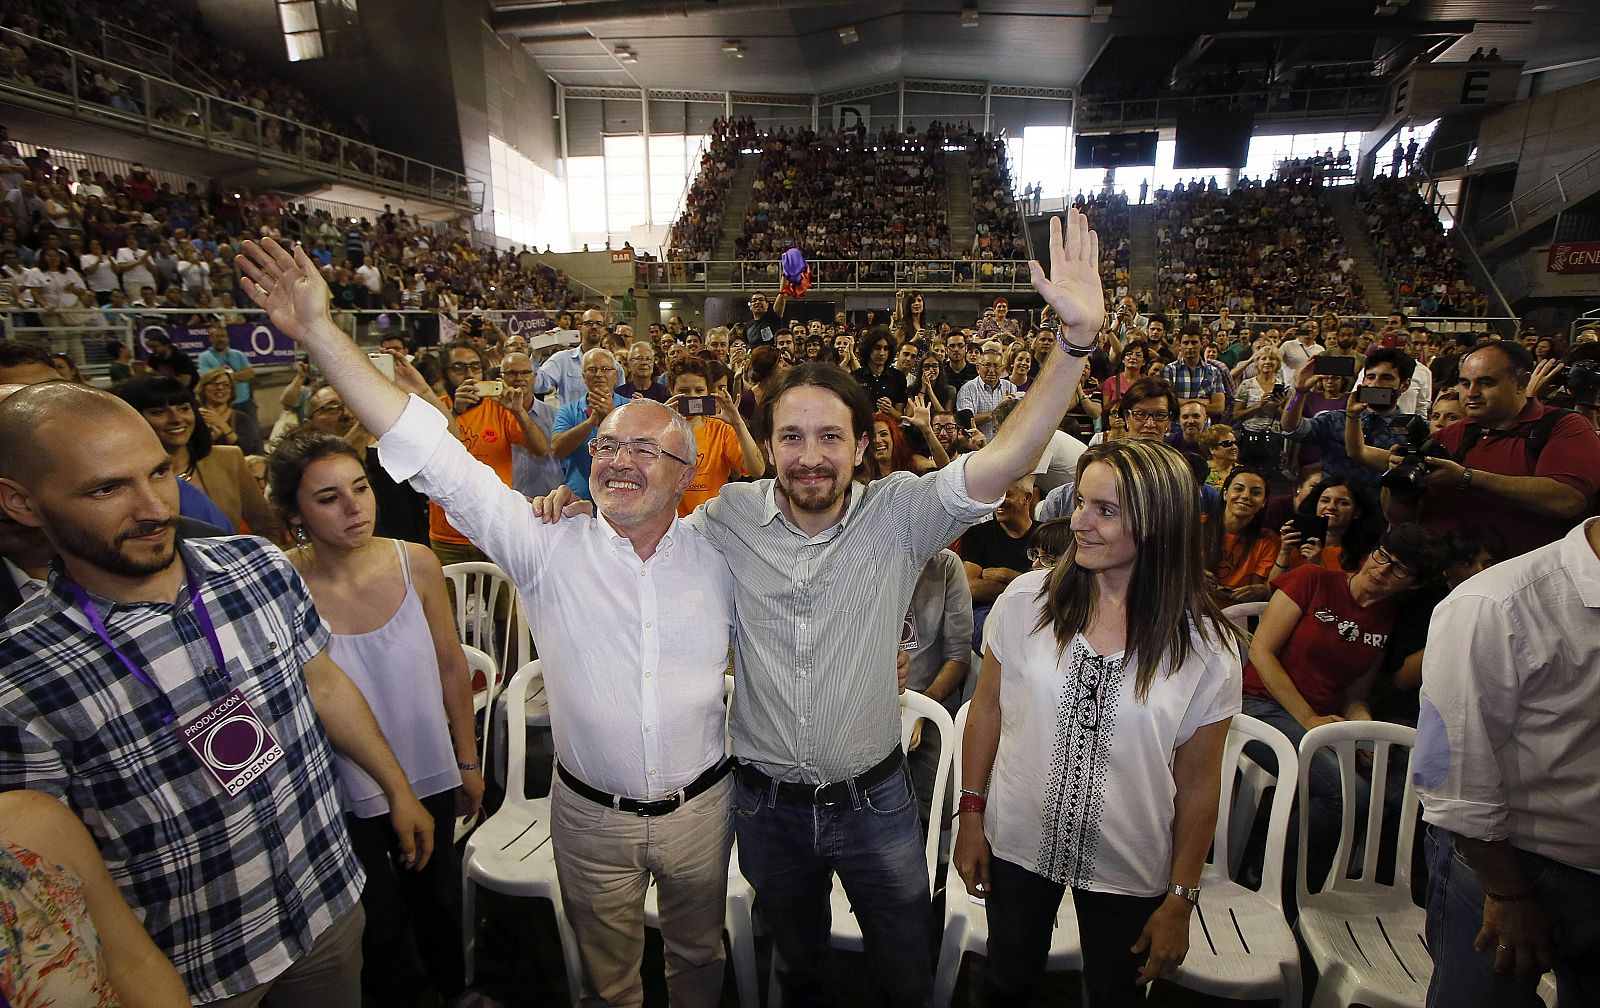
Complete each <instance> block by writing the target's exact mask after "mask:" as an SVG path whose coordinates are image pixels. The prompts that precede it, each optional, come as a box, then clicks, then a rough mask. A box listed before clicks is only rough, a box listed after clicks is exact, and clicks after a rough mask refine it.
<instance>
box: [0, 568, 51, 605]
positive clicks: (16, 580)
mask: <svg viewBox="0 0 1600 1008" xmlns="http://www.w3.org/2000/svg"><path fill="white" fill-rule="evenodd" d="M0 562H3V563H4V564H5V565H6V569H5V573H6V576H7V577H9V578H10V579H11V583H12V584H14V585H16V586H17V594H18V595H19V596H21V599H22V601H23V602H26V601H28V600H29V599H31V598H33V597H34V596H35V595H37V594H39V593H40V592H42V591H44V589H45V583H44V581H43V580H42V579H41V578H36V577H30V576H29V575H28V572H27V571H25V570H23V569H22V568H21V567H18V566H17V565H16V564H14V563H12V562H11V558H10V557H0ZM19 604H20V603H19Z"/></svg>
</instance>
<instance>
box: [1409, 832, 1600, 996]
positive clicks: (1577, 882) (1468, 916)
mask: <svg viewBox="0 0 1600 1008" xmlns="http://www.w3.org/2000/svg"><path fill="white" fill-rule="evenodd" d="M1427 847H1428V864H1429V866H1430V871H1429V873H1428V949H1429V951H1431V952H1432V953H1433V982H1432V983H1430V984H1429V985H1428V1008H1458V1006H1459V1008H1478V1006H1482V1008H1520V1006H1527V1008H1538V1006H1540V1005H1541V1004H1543V1002H1542V1001H1540V1000H1539V996H1538V994H1537V993H1536V989H1537V984H1538V981H1537V978H1535V979H1530V980H1521V979H1518V978H1517V976H1516V975H1515V974H1514V973H1497V972H1495V968H1494V957H1495V950H1494V949H1492V948H1490V949H1487V950H1485V951H1483V952H1479V951H1478V950H1477V949H1475V948H1473V941H1474V939H1476V938H1477V936H1478V931H1479V929H1480V928H1481V927H1482V925H1483V884H1482V883H1481V882H1479V881H1478V873H1477V872H1475V871H1473V870H1472V866H1471V865H1469V864H1467V862H1466V859H1465V858H1463V857H1462V856H1461V855H1460V854H1458V853H1456V836H1455V834H1454V833H1451V832H1449V831H1448V830H1442V829H1439V828H1438V827H1436V826H1430V827H1429V828H1428V838H1427ZM1517 858H1518V860H1520V861H1521V862H1522V867H1523V869H1524V870H1525V871H1527V873H1528V877H1529V878H1531V879H1533V885H1534V888H1535V889H1537V890H1538V892H1539V898H1540V899H1541V900H1543V901H1544V905H1545V908H1546V909H1547V910H1548V911H1549V913H1550V917H1551V919H1552V920H1553V921H1554V923H1555V929H1556V954H1555V974H1556V999H1557V1000H1556V1003H1557V1004H1558V1005H1559V1006H1560V1008H1579V1006H1583V1008H1595V1006H1596V1005H1600V912H1597V911H1596V909H1595V908H1596V907H1597V906H1600V875H1596V874H1595V873H1594V872H1587V871H1583V870H1582V869H1579V868H1573V867H1571V866H1569V865H1564V864H1562V863H1560V862H1559V861H1552V860H1550V859H1549V858H1545V857H1540V856H1539V855H1537V854H1529V853H1528V852H1527V851H1521V850H1519V851H1517Z"/></svg>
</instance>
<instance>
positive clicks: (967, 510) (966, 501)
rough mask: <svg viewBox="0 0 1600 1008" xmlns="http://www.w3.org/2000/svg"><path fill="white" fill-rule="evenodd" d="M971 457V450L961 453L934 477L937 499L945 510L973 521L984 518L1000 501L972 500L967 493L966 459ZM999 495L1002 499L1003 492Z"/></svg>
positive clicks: (992, 511)
mask: <svg viewBox="0 0 1600 1008" xmlns="http://www.w3.org/2000/svg"><path fill="white" fill-rule="evenodd" d="M971 457H972V453H971V452H968V453H967V454H965V455H961V456H960V457H958V458H957V459H956V460H955V461H954V462H952V463H950V464H949V465H947V466H945V467H944V468H943V469H940V470H939V475H938V476H937V477H935V480H936V482H937V483H938V486H939V499H940V500H941V501H943V503H944V508H945V510H946V511H948V512H949V513H950V514H951V515H953V516H954V517H956V518H962V519H966V520H967V521H969V522H975V521H977V520H978V519H980V518H986V517H988V516H989V515H991V514H993V513H994V509H995V508H997V507H999V506H1000V501H998V500H997V501H995V502H993V503H992V504H985V503H983V502H982V501H975V500H973V499H972V498H971V497H970V496H969V495H968V494H967V459H969V458H971ZM1000 496H1001V499H1002V500H1003V499H1004V498H1005V495H1004V494H1001V495H1000Z"/></svg>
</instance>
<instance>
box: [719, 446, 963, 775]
mask: <svg viewBox="0 0 1600 1008" xmlns="http://www.w3.org/2000/svg"><path fill="white" fill-rule="evenodd" d="M994 507H995V505H994V504H983V503H980V502H978V501H974V500H973V499H972V498H971V497H969V496H968V495H967V477H966V459H965V458H958V459H956V460H955V461H954V462H952V463H951V464H950V465H948V466H946V467H945V468H944V469H942V470H940V471H939V472H937V473H929V474H928V475H926V476H921V477H917V476H912V475H911V474H910V473H895V474H893V475H890V476H886V477H884V478H883V479H880V480H876V481H874V482H873V483H872V484H871V485H870V486H868V487H865V488H863V487H862V486H861V485H860V484H855V485H852V486H851V488H850V499H849V502H848V504H847V505H846V507H845V513H844V517H843V518H842V519H841V520H840V522H839V523H838V524H837V525H834V526H833V527H832V528H829V529H826V530H825V531H822V532H819V533H817V534H816V535H808V534H807V533H805V532H803V531H801V530H800V529H799V528H798V527H797V526H796V525H795V524H794V523H793V522H791V521H789V519H788V518H787V517H785V516H784V514H783V512H782V511H781V510H780V509H779V508H778V501H777V497H776V496H775V494H774V482H773V480H771V479H764V480H758V481H756V482H754V483H730V484H728V485H727V486H725V487H723V488H722V493H721V494H719V495H718V496H717V497H715V498H713V499H712V500H710V501H708V502H707V503H705V504H703V505H701V507H700V508H699V509H698V510H697V511H695V513H694V514H693V515H691V516H690V517H689V521H690V522H691V523H692V524H694V525H695V526H696V527H697V528H699V529H700V530H701V531H703V532H704V533H705V534H706V535H708V536H710V537H711V539H712V541H713V542H715V543H716V544H717V546H718V547H720V548H721V550H722V552H723V555H724V556H726V557H727V559H728V565H729V566H730V567H731V568H732V569H733V579H734V600H735V607H736V608H737V610H738V613H739V620H738V632H737V633H736V635H735V637H734V663H735V672H734V677H735V680H736V681H737V682H738V688H737V689H736V690H734V694H733V711H732V713H731V715H730V720H729V726H730V731H731V734H732V736H733V753H734V755H735V756H737V757H738V758H739V759H741V760H745V761H748V762H750V763H753V764H755V765H756V767H758V768H759V769H760V770H762V771H763V772H765V773H766V774H768V775H769V776H772V777H774V778H776V779H778V780H785V781H805V782H808V783H813V784H821V783H827V782H830V781H836V780H841V779H844V778H846V777H853V776H855V775H856V774H859V773H861V772H862V771H864V770H867V769H868V768H870V767H871V766H873V764H875V763H878V762H879V761H881V760H882V759H883V758H884V757H885V756H886V755H888V754H889V753H890V752H891V751H892V750H893V749H894V747H895V746H896V745H898V744H899V742H900V706H899V697H898V690H897V688H896V687H897V680H896V674H895V652H896V649H897V648H898V646H899V644H900V627H901V624H902V623H903V622H904V620H905V616H906V611H907V610H908V609H909V608H910V605H911V595H912V592H913V591H914V590H915V588H916V586H917V579H918V578H919V577H920V576H921V574H922V569H923V568H924V567H925V566H926V565H927V563H928V559H929V558H930V557H932V556H933V555H934V554H935V553H937V552H938V551H939V550H941V549H943V548H944V547H945V546H946V545H948V544H949V542H950V541H951V540H952V539H954V538H955V537H956V536H958V535H960V534H961V533H962V532H963V531H965V530H966V529H967V528H970V527H971V526H972V525H973V524H975V523H976V522H977V521H979V520H980V519H981V518H983V517H984V516H985V515H988V514H989V513H991V512H992V511H993V510H994Z"/></svg>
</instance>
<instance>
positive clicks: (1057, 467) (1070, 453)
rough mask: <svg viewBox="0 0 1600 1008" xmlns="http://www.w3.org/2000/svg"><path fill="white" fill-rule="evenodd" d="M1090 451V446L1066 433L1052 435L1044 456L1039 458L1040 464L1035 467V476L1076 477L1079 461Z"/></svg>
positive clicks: (1059, 432) (1057, 432) (1060, 432)
mask: <svg viewBox="0 0 1600 1008" xmlns="http://www.w3.org/2000/svg"><path fill="white" fill-rule="evenodd" d="M1088 450H1089V446H1088V445H1086V444H1084V443H1083V442H1082V441H1079V440H1078V439H1077V438H1075V437H1073V436H1072V435H1071V434H1068V433H1067V432H1066V431H1060V430H1058V431H1056V432H1054V433H1052V434H1051V435H1050V443H1049V444H1047V445H1045V446H1044V454H1042V455H1040V456H1039V463H1038V464H1037V465H1035V466H1034V467H1033V471H1034V474H1035V475H1038V474H1040V473H1063V474H1065V475H1068V476H1072V475H1075V474H1076V473H1077V471H1078V459H1079V458H1081V457H1082V456H1083V453H1084V452H1086V451H1088Z"/></svg>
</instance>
